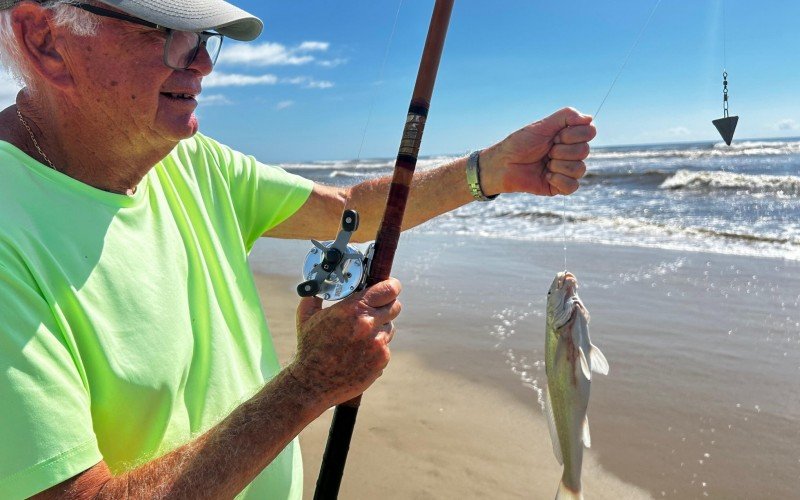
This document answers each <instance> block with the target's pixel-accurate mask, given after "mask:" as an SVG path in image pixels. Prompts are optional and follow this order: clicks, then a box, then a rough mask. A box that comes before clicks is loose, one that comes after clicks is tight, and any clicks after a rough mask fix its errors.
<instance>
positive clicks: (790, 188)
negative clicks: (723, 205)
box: [659, 170, 800, 194]
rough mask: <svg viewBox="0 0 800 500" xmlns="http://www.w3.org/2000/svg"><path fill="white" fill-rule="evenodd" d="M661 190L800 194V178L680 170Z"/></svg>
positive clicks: (667, 180) (663, 183)
mask: <svg viewBox="0 0 800 500" xmlns="http://www.w3.org/2000/svg"><path fill="white" fill-rule="evenodd" d="M659 187H660V188H661V189H671V190H679V189H691V190H705V191H710V190H718V189H730V190H737V191H749V192H758V193H764V192H768V193H780V194H800V177H798V176H795V175H753V174H739V173H734V172H723V171H716V172H712V171H691V170H678V171H677V172H675V174H674V175H672V176H671V177H669V178H667V179H666V180H664V182H662V183H661V185H660V186H659Z"/></svg>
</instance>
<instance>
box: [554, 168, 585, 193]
mask: <svg viewBox="0 0 800 500" xmlns="http://www.w3.org/2000/svg"><path fill="white" fill-rule="evenodd" d="M547 182H548V183H549V184H550V194H552V195H557V194H572V193H574V192H575V191H577V189H578V186H579V184H578V181H577V180H576V179H573V178H572V177H568V176H566V175H564V174H558V173H554V172H551V173H550V174H549V175H548V176H547Z"/></svg>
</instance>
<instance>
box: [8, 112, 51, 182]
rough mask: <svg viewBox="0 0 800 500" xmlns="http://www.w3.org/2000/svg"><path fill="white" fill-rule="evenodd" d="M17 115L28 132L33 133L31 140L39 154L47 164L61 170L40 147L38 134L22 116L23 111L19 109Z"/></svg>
mask: <svg viewBox="0 0 800 500" xmlns="http://www.w3.org/2000/svg"><path fill="white" fill-rule="evenodd" d="M17 117H19V121H20V122H22V126H23V127H25V130H27V131H28V133H29V134H30V135H31V140H32V141H33V145H34V146H35V147H36V151H38V152H39V154H40V155H42V158H44V161H46V162H47V164H48V165H50V168H52V169H53V170H55V171H56V172H58V171H59V170H58V169H57V168H56V166H55V165H53V162H52V161H50V158H48V157H47V155H46V154H44V151H42V148H41V147H39V142H38V141H37V140H36V136H35V135H34V134H33V130H31V127H30V126H29V125H28V122H26V121H25V118H23V117H22V113H20V112H19V110H17Z"/></svg>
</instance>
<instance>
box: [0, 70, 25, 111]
mask: <svg viewBox="0 0 800 500" xmlns="http://www.w3.org/2000/svg"><path fill="white" fill-rule="evenodd" d="M20 88H21V87H20V86H19V84H18V83H17V82H16V81H15V80H14V79H13V78H11V75H9V74H8V73H6V70H5V68H3V67H2V66H0V109H3V108H5V107H7V106H11V105H12V104H14V102H15V101H16V98H17V92H19V89H20Z"/></svg>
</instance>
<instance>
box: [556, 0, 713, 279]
mask: <svg viewBox="0 0 800 500" xmlns="http://www.w3.org/2000/svg"><path fill="white" fill-rule="evenodd" d="M659 5H661V0H657V1H656V3H655V5H653V8H652V9H651V10H650V15H648V16H647V20H646V21H645V23H644V25H643V26H642V29H640V30H639V34H638V35H637V36H636V40H635V41H634V42H633V45H632V46H631V48H630V50H628V54H627V55H626V56H625V60H624V62H623V63H622V66H620V68H619V71H617V74H616V75H615V76H614V79H613V80H612V81H611V86H610V87H609V88H608V92H606V95H605V96H603V100H602V101H600V106H598V107H597V111H595V112H594V115H593V116H594V120H597V116H598V115H599V114H600V110H601V109H603V105H605V103H606V100H607V99H608V96H609V95H611V91H612V90H614V86H616V84H617V81H618V80H619V77H620V75H622V72H623V71H625V67H626V66H627V65H628V61H630V59H631V56H632V55H633V52H634V51H635V50H636V47H638V46H639V42H641V41H642V36H644V33H645V31H647V27H648V26H650V21H652V20H653V16H654V15H655V13H656V10H658V6H659ZM723 8H724V3H723ZM561 227H562V232H563V238H564V270H565V271H566V269H567V198H566V197H563V198H562V206H561Z"/></svg>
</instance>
